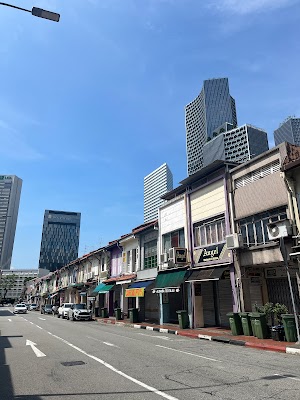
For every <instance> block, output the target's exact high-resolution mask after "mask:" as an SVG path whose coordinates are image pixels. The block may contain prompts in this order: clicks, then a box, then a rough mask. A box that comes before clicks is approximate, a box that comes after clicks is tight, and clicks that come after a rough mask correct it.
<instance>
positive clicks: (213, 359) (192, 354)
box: [155, 344, 222, 362]
mask: <svg viewBox="0 0 300 400" xmlns="http://www.w3.org/2000/svg"><path fill="white" fill-rule="evenodd" d="M155 346H156V347H161V348H162V349H167V350H172V351H177V352H178V353H183V354H188V355H189V356H194V357H198V358H204V359H205V360H210V361H215V362H222V361H220V360H216V359H215V358H209V357H205V356H200V355H199V354H194V353H189V352H187V351H182V350H177V349H172V348H171V347H166V346H160V345H159V344H156V345H155Z"/></svg>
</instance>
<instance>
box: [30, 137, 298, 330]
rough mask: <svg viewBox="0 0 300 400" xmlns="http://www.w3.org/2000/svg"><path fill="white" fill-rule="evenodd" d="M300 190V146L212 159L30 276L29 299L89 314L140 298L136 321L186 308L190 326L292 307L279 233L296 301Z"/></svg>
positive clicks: (170, 319)
mask: <svg viewBox="0 0 300 400" xmlns="http://www.w3.org/2000/svg"><path fill="white" fill-rule="evenodd" d="M299 195H300V147H297V146H294V145H291V144H288V143H282V144H281V145H279V146H277V147H274V148H273V149H271V150H269V151H267V152H265V153H263V154H261V155H260V156H258V157H256V158H254V159H252V160H250V161H248V162H246V163H244V164H240V165H237V164H234V163H228V162H224V161H215V162H214V163H213V164H211V165H209V166H207V167H205V168H203V169H202V170H201V171H199V172H197V173H196V174H194V175H192V176H190V177H188V178H186V179H185V180H183V181H182V182H181V183H180V186H178V187H177V188H176V189H174V190H172V191H171V192H168V193H167V194H165V195H164V196H163V198H164V200H165V202H164V204H163V205H162V206H161V207H160V209H159V213H158V220H156V221H152V222H150V223H145V224H143V225H141V226H138V227H136V228H134V229H133V230H132V231H131V232H130V233H128V234H126V235H123V236H121V237H120V238H118V239H116V240H113V241H111V242H109V243H108V245H107V246H104V247H101V248H99V249H97V250H95V251H93V252H91V253H89V254H87V255H84V256H83V257H81V258H79V259H77V260H74V261H73V262H71V263H70V264H68V265H66V266H65V267H63V268H62V269H60V270H58V271H56V272H54V273H51V274H49V275H47V276H45V277H42V278H37V279H35V280H33V281H31V282H29V283H28V287H27V296H28V300H29V299H30V300H31V301H32V302H33V301H34V302H38V303H40V304H43V303H52V304H62V303H64V302H86V303H87V304H88V305H89V306H91V307H92V308H93V312H94V314H95V315H96V316H97V315H99V312H100V309H101V308H103V307H107V309H108V313H109V315H110V316H112V315H113V314H114V308H116V307H120V308H121V309H122V313H123V315H124V317H126V315H128V309H130V308H138V310H139V319H140V321H145V320H146V321H151V322H154V323H158V324H163V323H177V322H178V314H177V311H178V310H187V311H188V315H189V320H190V327H193V328H197V327H202V326H227V325H228V318H227V316H226V314H227V313H228V312H230V311H240V310H241V311H251V310H253V309H254V308H255V305H263V304H265V303H266V302H268V301H270V302H273V303H277V302H279V303H282V304H285V305H286V306H287V307H288V308H289V309H290V311H292V302H291V295H290V291H289V286H288V280H287V273H286V268H285V266H284V262H283V257H282V252H281V250H280V246H279V241H278V237H279V236H280V235H283V236H285V238H284V241H285V246H286V249H287V254H288V255H290V254H291V253H293V254H295V257H288V266H289V271H290V274H291V277H292V286H293V290H294V295H295V301H296V306H297V307H298V309H299V280H298V278H297V275H298V271H299V267H298V257H297V251H298V249H299V248H298V247H297V246H298V235H299V233H300V220H299V199H300V197H299ZM270 224H273V225H271V226H270ZM270 228H272V229H271V230H270Z"/></svg>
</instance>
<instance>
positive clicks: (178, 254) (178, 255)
mask: <svg viewBox="0 0 300 400" xmlns="http://www.w3.org/2000/svg"><path fill="white" fill-rule="evenodd" d="M173 251H174V263H175V264H187V251H186V249H180V248H176V247H174V250H173Z"/></svg>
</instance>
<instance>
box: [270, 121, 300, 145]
mask: <svg viewBox="0 0 300 400" xmlns="http://www.w3.org/2000/svg"><path fill="white" fill-rule="evenodd" d="M274 141H275V146H278V145H279V144H280V143H282V142H289V143H291V144H295V145H296V146H300V118H296V117H288V118H287V119H286V120H285V121H283V123H282V124H281V125H280V126H279V128H278V129H276V130H275V131H274Z"/></svg>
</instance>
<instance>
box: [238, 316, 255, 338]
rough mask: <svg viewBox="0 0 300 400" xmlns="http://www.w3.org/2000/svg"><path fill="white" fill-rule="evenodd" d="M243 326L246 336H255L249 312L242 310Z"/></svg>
mask: <svg viewBox="0 0 300 400" xmlns="http://www.w3.org/2000/svg"><path fill="white" fill-rule="evenodd" d="M240 318H241V323H242V328H243V332H244V335H245V336H253V332H252V326H251V320H250V316H249V313H247V312H240Z"/></svg>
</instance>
